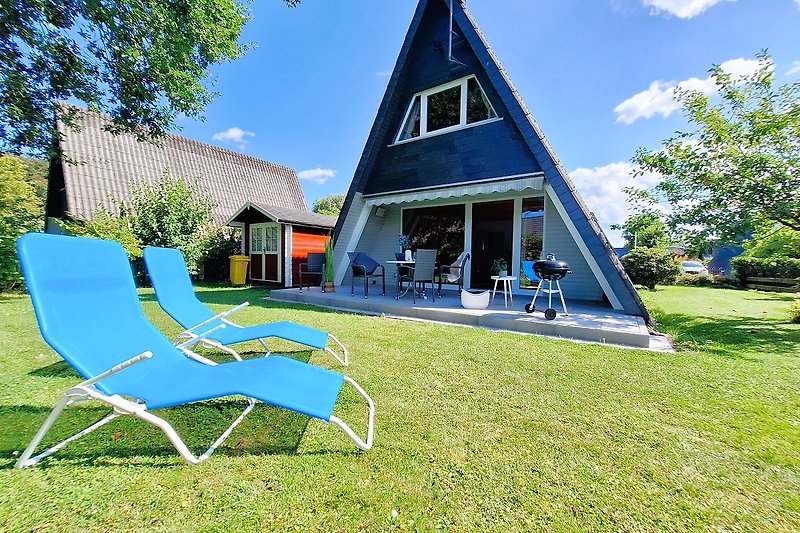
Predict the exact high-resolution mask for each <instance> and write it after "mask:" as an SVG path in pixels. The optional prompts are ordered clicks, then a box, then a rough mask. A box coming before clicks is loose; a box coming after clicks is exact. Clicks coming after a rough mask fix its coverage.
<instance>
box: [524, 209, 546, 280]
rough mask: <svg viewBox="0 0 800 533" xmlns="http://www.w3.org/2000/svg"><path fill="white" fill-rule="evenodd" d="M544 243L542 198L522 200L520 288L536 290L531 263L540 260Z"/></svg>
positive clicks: (535, 278) (534, 275)
mask: <svg viewBox="0 0 800 533" xmlns="http://www.w3.org/2000/svg"><path fill="white" fill-rule="evenodd" d="M543 242H544V197H541V196H539V197H536V198H523V199H522V242H521V243H520V257H521V258H522V265H521V268H520V269H519V270H520V276H519V286H520V288H531V289H533V288H536V286H537V285H538V282H539V279H538V278H537V277H536V274H534V273H533V262H534V261H536V260H538V259H541V258H542V245H543Z"/></svg>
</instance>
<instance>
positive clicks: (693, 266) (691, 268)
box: [681, 261, 708, 274]
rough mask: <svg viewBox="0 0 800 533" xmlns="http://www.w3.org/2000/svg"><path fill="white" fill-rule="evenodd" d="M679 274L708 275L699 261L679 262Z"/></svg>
mask: <svg viewBox="0 0 800 533" xmlns="http://www.w3.org/2000/svg"><path fill="white" fill-rule="evenodd" d="M681 272H683V273H684V274H708V269H707V268H706V267H705V266H704V265H703V263H701V262H699V261H681Z"/></svg>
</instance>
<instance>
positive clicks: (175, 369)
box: [15, 233, 375, 468]
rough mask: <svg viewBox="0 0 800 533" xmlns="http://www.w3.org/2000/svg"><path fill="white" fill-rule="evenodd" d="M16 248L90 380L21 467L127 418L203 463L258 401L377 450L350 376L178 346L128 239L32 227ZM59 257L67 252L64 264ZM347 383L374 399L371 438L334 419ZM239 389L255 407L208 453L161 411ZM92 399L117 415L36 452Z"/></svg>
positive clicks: (51, 327)
mask: <svg viewBox="0 0 800 533" xmlns="http://www.w3.org/2000/svg"><path fill="white" fill-rule="evenodd" d="M17 251H18V253H19V258H20V264H21V266H22V272H23V274H24V276H25V281H26V283H27V286H28V292H29V293H30V296H31V302H32V303H33V308H34V311H35V313H36V319H37V321H38V323H39V329H40V331H41V333H42V336H43V337H44V340H45V341H46V342H47V344H49V345H50V346H51V347H52V348H53V349H54V350H55V351H56V352H57V353H58V354H59V355H60V356H61V357H63V358H64V360H65V361H66V362H67V363H69V364H70V365H71V366H72V367H73V368H74V369H75V370H76V371H77V372H78V373H79V374H80V375H81V376H82V377H83V378H85V380H84V381H83V382H81V383H79V384H78V385H75V386H73V387H71V388H70V389H68V390H67V391H66V392H65V393H64V396H63V397H62V398H61V400H60V401H59V402H58V403H57V404H56V406H55V408H54V409H53V411H52V412H51V413H50V415H49V416H48V417H47V419H46V420H45V422H44V423H43V424H42V426H41V428H40V429H39V431H38V432H37V433H36V435H35V436H34V438H33V440H32V441H31V443H30V444H29V445H28V447H27V448H26V449H25V451H24V452H23V453H22V455H21V456H20V458H19V460H18V461H17V463H16V465H15V466H16V467H17V468H24V467H27V466H33V465H35V464H37V463H38V462H39V461H40V460H41V459H43V458H45V457H48V456H49V455H52V454H53V453H55V452H57V451H58V450H60V449H61V448H63V447H64V446H66V445H67V444H69V443H71V442H73V441H75V440H77V439H79V438H80V437H82V436H84V435H86V434H88V433H91V432H92V431H94V430H96V429H98V428H100V427H102V426H104V425H105V424H107V423H108V422H111V421H112V420H114V419H115V418H117V417H119V416H122V415H132V416H134V417H136V418H139V419H141V420H144V421H145V422H148V423H150V424H153V425H155V426H156V427H157V428H159V429H160V430H161V431H163V432H164V434H165V435H166V436H167V438H169V440H170V442H171V443H172V444H173V446H174V447H175V448H176V450H177V451H178V453H179V454H180V456H181V457H182V458H183V459H184V460H185V461H186V462H188V463H190V464H197V463H200V462H202V461H205V460H206V459H208V457H210V456H211V454H212V453H214V451H215V450H216V449H217V447H218V446H220V445H221V444H222V443H223V441H224V440H225V439H226V438H227V437H228V436H229V435H230V433H231V431H233V429H234V428H235V427H236V426H237V425H238V424H239V423H240V422H241V421H242V419H243V418H244V417H245V416H246V415H247V414H248V413H249V412H250V411H251V410H252V409H253V406H254V405H255V403H256V401H261V402H264V403H268V404H270V405H275V406H278V407H282V408H284V409H289V410H291V411H295V412H298V413H302V414H305V415H307V416H310V417H313V418H318V419H320V420H324V421H326V422H330V423H333V424H334V425H336V426H338V427H339V428H341V429H342V430H343V431H344V432H345V434H347V436H348V437H350V438H351V439H352V440H353V442H355V444H356V446H358V447H359V448H361V449H362V450H368V449H369V448H370V447H371V446H372V437H373V426H374V412H375V408H374V404H373V402H372V400H371V399H370V397H369V395H367V393H366V392H364V391H363V389H361V387H360V386H358V384H356V383H355V382H354V381H353V380H352V379H350V378H349V377H347V376H344V375H342V374H339V373H338V372H333V371H331V370H327V369H324V368H320V367H316V366H313V365H310V364H307V363H302V362H300V361H297V360H294V359H289V358H286V357H281V356H271V357H259V358H255V359H248V360H246V361H231V362H227V363H221V364H217V363H215V362H213V361H210V360H208V359H206V358H204V357H202V356H200V355H198V354H195V353H193V352H192V351H190V350H189V349H188V347H187V346H188V344H190V343H191V342H192V341H191V340H190V341H187V342H185V343H183V344H180V345H178V346H174V345H173V344H172V343H171V342H170V341H169V339H167V338H166V337H164V335H163V334H162V333H161V332H160V331H158V330H157V329H156V328H155V327H154V326H153V325H152V324H151V323H150V322H149V321H148V320H147V318H146V317H145V315H144V313H143V311H142V306H141V304H140V302H139V297H138V295H137V293H136V286H135V284H134V280H133V274H132V272H131V267H130V263H129V262H128V257H127V255H126V253H125V250H124V249H123V248H122V246H121V245H120V244H119V243H116V242H113V241H105V240H99V239H88V238H80V237H68V236H65V235H53V234H44V233H30V234H27V235H24V236H23V237H21V238H20V239H19V240H18V242H17ZM53 257H58V258H59V261H58V263H57V264H56V263H54V262H53ZM216 327H218V328H220V329H223V328H226V327H227V325H226V324H219V325H218V326H216ZM344 382H347V383H350V385H351V386H353V387H354V388H355V389H356V391H358V393H359V394H360V395H361V396H362V397H363V398H364V400H365V401H366V403H367V405H368V413H367V417H368V423H367V437H366V440H362V439H361V438H360V437H359V436H358V435H356V434H355V433H354V432H353V430H351V429H350V427H349V426H348V425H347V424H345V423H344V422H343V421H342V420H340V419H339V418H337V417H335V416H333V415H332V413H333V408H334V406H335V404H336V402H337V399H338V397H339V393H340V391H341V389H342V386H343V385H344ZM231 395H243V396H245V397H246V398H247V401H248V404H247V407H246V408H245V409H244V411H243V412H242V413H241V415H239V417H238V418H237V419H236V420H235V421H234V422H233V423H232V424H231V426H230V427H228V428H227V429H226V430H225V431H224V432H223V433H222V434H221V435H220V437H219V438H218V439H217V440H216V441H214V443H213V444H212V445H211V447H210V448H209V449H208V450H207V451H206V452H204V453H203V454H202V455H200V456H195V455H194V454H193V453H192V452H191V451H190V450H189V449H188V448H187V446H186V445H185V444H184V442H183V440H182V439H181V438H180V436H179V435H178V434H177V432H176V431H175V430H174V429H173V428H172V426H171V425H170V424H169V423H168V422H167V421H166V420H164V419H162V418H160V417H159V416H156V415H155V414H153V412H152V411H154V410H157V409H160V408H165V407H174V406H181V405H185V404H189V403H194V402H200V401H204V400H210V399H214V398H222V397H226V396H231ZM86 400H97V401H100V402H103V403H104V404H106V405H107V406H108V407H109V408H110V409H111V412H110V413H109V414H108V415H107V416H105V417H104V418H102V419H101V420H99V421H98V422H95V423H94V424H92V425H90V426H88V427H87V428H86V429H84V430H82V431H80V432H78V433H76V434H75V435H73V436H72V437H69V438H68V439H66V440H64V441H62V442H60V443H59V444H56V445H55V446H53V447H51V448H49V449H47V450H46V451H44V452H42V453H40V454H38V455H36V456H35V457H32V455H33V453H34V451H35V450H36V448H37V447H38V445H39V443H40V442H41V441H42V439H43V438H44V437H45V435H46V434H47V432H48V430H49V429H50V428H51V427H52V425H53V424H54V423H55V421H56V419H57V418H58V417H59V415H60V414H61V413H62V411H63V410H64V409H65V408H66V407H67V406H70V405H72V404H75V403H78V402H81V401H86Z"/></svg>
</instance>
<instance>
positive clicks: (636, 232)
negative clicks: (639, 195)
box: [611, 213, 669, 250]
mask: <svg viewBox="0 0 800 533" xmlns="http://www.w3.org/2000/svg"><path fill="white" fill-rule="evenodd" d="M611 229H615V230H622V237H623V238H624V239H625V246H626V247H627V248H628V249H630V250H632V249H634V248H636V247H638V246H641V247H643V248H665V247H666V246H668V245H669V237H668V236H667V228H666V226H665V225H664V222H663V221H662V220H661V219H660V218H659V217H657V216H655V215H653V214H649V213H646V214H639V215H632V216H630V217H628V220H626V221H625V223H624V224H621V225H620V224H615V225H613V226H611Z"/></svg>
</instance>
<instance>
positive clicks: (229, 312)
mask: <svg viewBox="0 0 800 533" xmlns="http://www.w3.org/2000/svg"><path fill="white" fill-rule="evenodd" d="M248 305H250V302H242V303H240V304H239V305H237V306H236V307H234V308H233V309H228V310H227V311H223V312H221V313H217V314H216V315H214V316H212V317H211V318H209V319H206V320H203V321H202V322H200V323H199V324H197V325H195V326H192V327H191V328H189V329H187V330H184V331H183V333H181V334H180V335H178V338H180V337H182V336H184V335H191V334H192V332H193V331H194V330H196V329H197V328H199V327H201V326H205V325H206V324H209V323H211V322H215V321H217V320H220V319H221V318H225V317H226V316H228V315H232V314H233V313H236V312H238V311H241V310H242V309H244V308H245V307H247V306H248ZM214 329H219V328H214ZM211 331H214V330H210V331H208V332H206V333H210V332H211ZM203 336H204V335H200V337H203ZM197 337H198V336H197V335H195V336H194V337H193V339H195V340H197Z"/></svg>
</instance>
